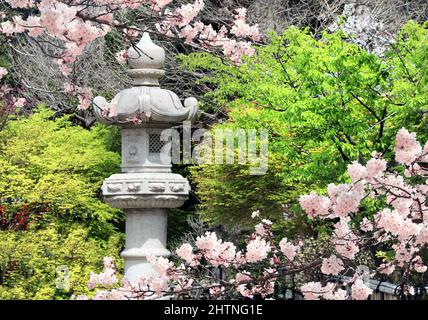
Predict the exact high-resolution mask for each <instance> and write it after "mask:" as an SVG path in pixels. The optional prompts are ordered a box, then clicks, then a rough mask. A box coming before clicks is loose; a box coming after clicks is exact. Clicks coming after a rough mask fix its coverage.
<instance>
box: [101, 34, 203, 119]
mask: <svg viewBox="0 0 428 320" xmlns="http://www.w3.org/2000/svg"><path fill="white" fill-rule="evenodd" d="M127 63H128V66H129V70H128V71H127V72H128V74H129V76H130V77H131V78H132V80H133V87H132V88H128V89H124V90H122V91H120V92H119V93H118V94H116V96H115V97H114V98H113V100H112V101H111V102H108V101H107V100H106V99H105V98H104V97H101V96H98V97H96V98H95V99H94V101H93V104H94V111H95V116H96V117H97V119H98V121H100V122H102V123H106V124H119V125H138V126H140V125H144V124H147V123H148V122H151V123H164V124H166V123H171V124H173V123H178V122H182V121H185V120H190V121H192V120H194V118H195V117H196V112H197V104H198V103H197V100H196V99H195V98H192V97H191V98H187V99H185V100H184V106H183V104H182V103H181V101H180V99H179V97H178V96H177V94H175V93H174V92H173V91H171V90H166V89H162V88H161V87H160V85H159V78H161V77H162V76H163V75H164V74H165V71H164V70H163V68H164V65H165V50H164V49H163V48H162V47H160V46H158V45H156V44H155V43H153V41H152V40H151V38H150V35H149V33H147V32H144V34H143V36H142V38H141V40H140V41H139V42H138V43H137V44H136V45H133V46H131V48H129V49H128V51H127Z"/></svg>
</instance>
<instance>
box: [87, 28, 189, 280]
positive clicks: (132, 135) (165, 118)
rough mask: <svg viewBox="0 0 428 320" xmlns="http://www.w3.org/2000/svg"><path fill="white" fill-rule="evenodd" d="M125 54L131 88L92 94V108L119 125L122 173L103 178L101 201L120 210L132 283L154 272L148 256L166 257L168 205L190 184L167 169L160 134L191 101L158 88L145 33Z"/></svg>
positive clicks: (157, 59) (160, 53)
mask: <svg viewBox="0 0 428 320" xmlns="http://www.w3.org/2000/svg"><path fill="white" fill-rule="evenodd" d="M128 56H129V60H128V65H129V66H130V67H131V68H132V69H131V70H130V71H129V74H130V76H131V77H132V78H133V79H134V87H132V88H129V89H125V90H122V91H121V92H119V93H118V94H117V95H116V96H115V98H114V99H113V100H112V101H111V102H110V103H109V102H107V100H106V99H105V98H103V97H96V98H95V99H94V111H95V114H96V117H97V119H98V121H100V122H102V123H105V124H116V125H119V126H120V127H121V129H122V173H119V174H114V175H112V176H111V177H109V178H108V179H106V180H105V181H104V184H103V186H102V192H103V196H104V199H105V201H106V202H107V203H109V204H110V205H111V206H113V207H115V208H120V209H124V213H125V215H126V246H125V250H124V251H123V252H122V257H123V258H124V259H125V276H126V278H127V279H128V280H130V281H135V280H137V279H138V278H140V277H141V276H144V275H148V274H153V273H154V270H153V268H152V267H151V265H150V264H149V263H148V262H147V257H148V256H151V255H153V256H164V257H167V256H169V255H170V252H169V251H168V250H167V249H166V248H165V245H166V239H167V234H166V230H167V216H168V208H176V207H180V206H182V205H183V203H184V202H185V201H186V200H187V199H188V195H189V192H190V186H189V182H188V181H187V180H186V179H185V178H183V177H182V176H180V175H179V174H174V173H172V172H171V159H170V157H169V151H168V150H169V149H168V148H167V146H168V143H169V141H168V140H165V139H164V138H165V137H164V135H163V133H164V130H165V129H168V128H170V127H172V126H173V125H174V124H176V123H179V122H181V121H185V120H190V121H192V120H193V119H194V118H195V116H196V112H197V101H196V99H195V98H188V99H186V100H185V101H184V106H183V104H182V103H181V101H180V99H179V98H178V96H177V95H176V94H175V93H174V92H172V91H169V90H164V89H161V88H159V82H158V79H159V78H160V77H161V76H162V75H163V74H164V71H163V70H161V68H162V67H163V65H164V60H165V52H164V50H163V49H162V48H161V47H159V46H157V45H155V44H154V43H153V42H152V41H151V40H150V37H149V36H148V34H144V35H143V38H142V39H141V41H140V42H139V43H138V44H137V45H136V47H133V48H131V49H129V51H128ZM166 144H167V145H166ZM169 145H171V143H169Z"/></svg>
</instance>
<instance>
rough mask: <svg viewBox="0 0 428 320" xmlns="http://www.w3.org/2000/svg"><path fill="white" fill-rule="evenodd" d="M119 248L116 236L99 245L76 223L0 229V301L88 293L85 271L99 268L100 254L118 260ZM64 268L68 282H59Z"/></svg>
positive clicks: (118, 240)
mask: <svg viewBox="0 0 428 320" xmlns="http://www.w3.org/2000/svg"><path fill="white" fill-rule="evenodd" d="M119 247H120V237H119V235H114V236H111V237H110V239H109V241H107V242H105V243H104V245H103V246H101V245H100V243H98V242H97V241H96V240H94V239H93V238H90V237H89V235H88V230H87V229H86V228H83V227H81V226H78V225H76V224H74V225H72V224H70V225H67V226H64V225H63V226H62V227H61V228H60V227H58V226H57V225H55V224H53V223H52V224H49V225H48V226H46V228H44V229H38V230H37V229H36V230H29V231H18V232H14V231H7V232H5V231H3V232H0V300H2V299H68V298H69V297H70V296H71V295H73V294H74V295H78V294H85V293H88V292H89V290H88V288H87V283H88V280H89V274H90V272H91V271H95V272H100V271H101V270H102V260H103V257H104V256H111V257H114V258H116V261H118V262H119V263H121V260H120V259H119V257H118V250H117V249H118V248H119ZM65 267H66V268H67V269H65V270H66V271H68V284H67V283H66V282H64V281H63V282H61V281H60V279H61V278H60V277H61V275H65V276H67V273H61V270H64V268H65ZM121 267H122V266H121V265H119V268H121ZM67 285H68V286H67Z"/></svg>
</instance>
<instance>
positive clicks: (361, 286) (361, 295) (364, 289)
mask: <svg viewBox="0 0 428 320" xmlns="http://www.w3.org/2000/svg"><path fill="white" fill-rule="evenodd" d="M372 293H373V290H372V289H370V288H369V287H368V286H367V285H366V284H365V283H364V282H363V280H361V279H357V280H355V282H354V283H353V284H352V287H351V296H352V299H354V300H367V298H368V297H369V295H371V294H372Z"/></svg>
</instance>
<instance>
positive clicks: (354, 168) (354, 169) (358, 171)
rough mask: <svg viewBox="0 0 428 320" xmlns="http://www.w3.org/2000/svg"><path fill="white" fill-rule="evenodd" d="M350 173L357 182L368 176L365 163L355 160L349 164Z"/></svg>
mask: <svg viewBox="0 0 428 320" xmlns="http://www.w3.org/2000/svg"><path fill="white" fill-rule="evenodd" d="M348 174H349V177H350V178H351V179H352V181H353V182H357V181H359V180H361V179H364V178H365V177H366V176H367V170H366V168H365V167H364V166H363V165H361V164H359V163H358V162H357V161H354V162H352V164H350V165H348Z"/></svg>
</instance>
